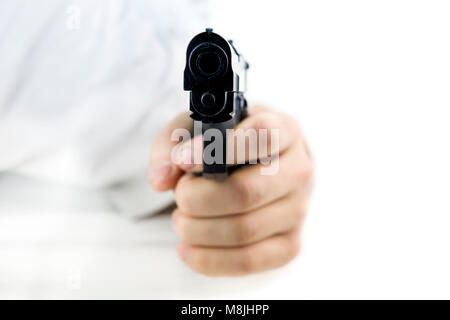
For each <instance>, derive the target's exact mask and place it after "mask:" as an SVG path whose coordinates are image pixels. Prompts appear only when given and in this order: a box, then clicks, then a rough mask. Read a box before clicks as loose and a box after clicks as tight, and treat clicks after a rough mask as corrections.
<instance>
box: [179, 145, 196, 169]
mask: <svg viewBox="0 0 450 320" xmlns="http://www.w3.org/2000/svg"><path fill="white" fill-rule="evenodd" d="M192 158H193V157H192V152H191V146H190V145H189V144H186V145H183V146H181V147H180V149H179V150H178V163H179V164H181V165H183V167H191V166H193V165H194V161H193V159H192Z"/></svg>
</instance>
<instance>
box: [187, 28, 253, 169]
mask: <svg viewBox="0 0 450 320" xmlns="http://www.w3.org/2000/svg"><path fill="white" fill-rule="evenodd" d="M248 68H249V65H248V63H247V62H246V61H245V60H244V58H243V57H242V55H240V54H239V53H238V51H237V50H236V48H235V47H234V46H233V42H232V41H227V40H225V39H224V38H222V37H221V36H220V35H218V34H217V33H214V32H213V29H209V28H208V29H206V31H205V32H202V33H200V34H198V35H196V36H195V37H194V38H193V39H192V40H191V41H190V43H189V45H188V48H187V52H186V68H185V69H184V90H186V91H190V99H189V100H190V106H189V110H190V111H192V114H191V118H192V119H193V120H194V121H199V122H200V123H201V126H202V134H203V137H204V142H203V150H204V156H203V176H205V177H206V178H220V177H224V176H226V175H227V174H228V171H227V164H226V159H227V158H226V157H227V154H226V149H227V148H226V129H231V128H234V127H235V126H236V125H237V124H238V123H239V122H240V121H241V120H242V119H243V118H245V117H246V116H247V101H246V100H245V97H244V91H245V88H246V82H247V69H248ZM210 129H211V130H213V131H214V130H215V132H216V133H218V132H219V131H220V133H221V134H222V137H223V139H222V143H221V149H217V148H215V149H214V150H213V151H212V154H211V155H212V157H209V159H207V157H206V155H205V151H206V149H207V147H208V145H210V144H211V143H213V142H214V141H215V139H214V137H211V139H210V140H209V141H207V138H208V135H207V134H206V135H205V132H206V131H207V130H210ZM210 149H211V148H210ZM217 152H219V153H218V154H217Z"/></svg>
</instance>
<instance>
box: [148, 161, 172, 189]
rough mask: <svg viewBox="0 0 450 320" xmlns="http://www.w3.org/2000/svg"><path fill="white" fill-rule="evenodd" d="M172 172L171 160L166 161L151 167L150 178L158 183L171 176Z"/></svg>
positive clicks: (154, 182)
mask: <svg viewBox="0 0 450 320" xmlns="http://www.w3.org/2000/svg"><path fill="white" fill-rule="evenodd" d="M171 172H172V166H171V164H170V162H166V163H164V164H162V165H160V166H159V167H156V168H154V169H153V168H150V173H149V180H150V183H152V184H158V183H159V182H161V181H162V180H164V179H166V178H167V177H169V176H170V174H171Z"/></svg>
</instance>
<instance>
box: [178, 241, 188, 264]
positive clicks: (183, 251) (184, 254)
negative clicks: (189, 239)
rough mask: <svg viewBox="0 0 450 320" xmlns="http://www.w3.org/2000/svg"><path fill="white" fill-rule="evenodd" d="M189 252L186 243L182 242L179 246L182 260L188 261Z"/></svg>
mask: <svg viewBox="0 0 450 320" xmlns="http://www.w3.org/2000/svg"><path fill="white" fill-rule="evenodd" d="M187 254H188V248H187V246H185V245H184V244H180V245H179V246H178V255H179V256H180V258H181V260H183V261H186V257H187Z"/></svg>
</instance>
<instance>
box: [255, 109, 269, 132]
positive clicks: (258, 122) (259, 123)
mask: <svg viewBox="0 0 450 320" xmlns="http://www.w3.org/2000/svg"><path fill="white" fill-rule="evenodd" d="M272 118H273V115H272V114H271V113H269V112H261V113H258V114H256V115H255V117H254V118H253V124H252V127H253V128H254V129H257V130H258V129H269V128H271V127H272V122H273V120H272Z"/></svg>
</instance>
